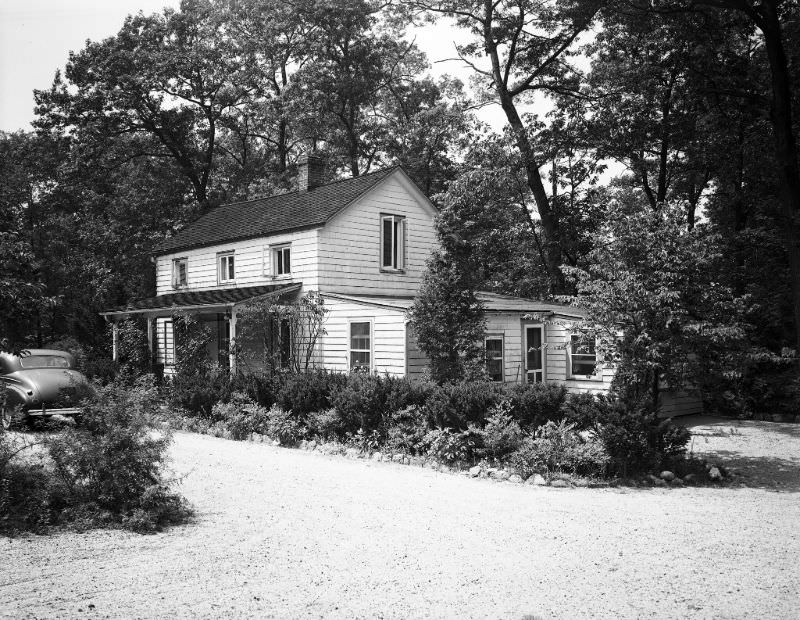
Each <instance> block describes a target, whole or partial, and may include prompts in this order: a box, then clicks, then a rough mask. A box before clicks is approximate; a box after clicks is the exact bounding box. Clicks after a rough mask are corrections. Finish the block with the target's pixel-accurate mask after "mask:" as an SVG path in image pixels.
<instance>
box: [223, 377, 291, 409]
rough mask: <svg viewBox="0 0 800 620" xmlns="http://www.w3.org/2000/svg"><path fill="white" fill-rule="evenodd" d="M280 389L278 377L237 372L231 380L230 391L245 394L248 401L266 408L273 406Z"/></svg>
mask: <svg viewBox="0 0 800 620" xmlns="http://www.w3.org/2000/svg"><path fill="white" fill-rule="evenodd" d="M280 389H281V380H280V375H271V374H268V373H254V372H237V373H236V374H235V375H234V376H233V378H232V380H231V390H233V391H234V392H242V393H244V394H247V396H248V397H249V398H250V399H252V400H253V401H255V402H256V403H258V404H259V405H261V406H262V407H267V408H269V407H272V405H274V404H275V401H276V400H277V398H278V392H279V391H280Z"/></svg>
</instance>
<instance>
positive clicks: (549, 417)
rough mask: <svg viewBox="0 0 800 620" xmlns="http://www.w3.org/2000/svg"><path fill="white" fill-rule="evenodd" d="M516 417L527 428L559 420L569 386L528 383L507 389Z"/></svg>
mask: <svg viewBox="0 0 800 620" xmlns="http://www.w3.org/2000/svg"><path fill="white" fill-rule="evenodd" d="M506 392H507V398H508V399H509V400H510V401H511V406H512V410H513V415H514V418H516V420H517V421H518V422H519V423H520V425H521V426H523V427H525V428H537V427H539V426H542V425H543V424H545V423H546V422H550V421H553V422H558V421H559V420H561V419H562V417H563V411H562V408H563V406H564V403H565V401H566V400H567V396H568V392H567V388H566V387H564V386H563V385H559V384H555V383H526V384H522V385H519V384H518V385H512V386H510V387H508V388H507V389H506Z"/></svg>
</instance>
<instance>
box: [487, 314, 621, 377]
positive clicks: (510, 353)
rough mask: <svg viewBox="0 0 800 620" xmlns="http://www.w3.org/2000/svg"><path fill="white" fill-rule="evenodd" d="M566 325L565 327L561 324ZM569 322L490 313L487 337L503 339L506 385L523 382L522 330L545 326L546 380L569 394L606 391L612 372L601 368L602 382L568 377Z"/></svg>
mask: <svg viewBox="0 0 800 620" xmlns="http://www.w3.org/2000/svg"><path fill="white" fill-rule="evenodd" d="M563 323H565V324H566V325H565V324H563ZM568 324H569V320H566V319H565V320H559V319H555V320H548V321H546V322H544V323H537V322H535V321H530V320H524V319H523V315H522V314H521V313H516V312H508V313H503V312H491V313H487V315H486V335H487V336H492V335H502V336H503V376H504V380H505V381H506V382H507V383H521V382H524V381H525V351H524V346H525V345H524V330H525V327H527V326H531V327H533V326H536V325H542V326H543V327H544V334H543V338H544V344H545V356H544V376H545V381H547V382H550V383H561V384H563V385H565V386H566V387H567V389H569V391H570V392H607V391H608V389H609V388H610V386H611V379H612V377H613V370H612V369H610V368H605V367H602V369H601V371H600V373H601V375H600V376H601V379H572V378H568V377H567V345H568V343H569V336H570V332H569V329H568Z"/></svg>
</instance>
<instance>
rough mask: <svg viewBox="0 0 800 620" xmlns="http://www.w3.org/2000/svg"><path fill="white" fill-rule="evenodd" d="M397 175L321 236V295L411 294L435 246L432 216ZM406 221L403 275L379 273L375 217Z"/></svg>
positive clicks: (376, 222)
mask: <svg viewBox="0 0 800 620" xmlns="http://www.w3.org/2000/svg"><path fill="white" fill-rule="evenodd" d="M404 183H405V181H402V180H401V175H400V173H397V174H396V175H392V176H390V177H388V178H387V179H386V180H385V181H383V182H382V183H381V184H380V185H378V186H376V187H375V188H374V189H373V190H372V191H370V192H368V193H367V194H365V195H364V196H362V197H361V198H360V199H359V200H357V201H356V202H355V203H353V204H352V205H350V206H349V207H347V208H346V209H345V210H344V211H342V212H341V213H339V214H338V215H337V216H336V217H334V218H333V219H332V220H331V221H330V222H328V224H327V225H326V226H325V228H323V229H322V230H321V232H320V238H319V255H318V256H319V270H320V278H319V286H320V290H322V291H331V292H337V293H342V294H355V295H358V294H362V295H414V294H416V292H417V290H418V288H419V285H420V282H421V280H422V274H423V272H424V271H425V263H426V261H427V259H428V257H429V256H430V254H431V252H432V251H433V249H434V248H435V247H436V244H437V241H436V233H435V229H434V222H433V217H434V216H433V213H432V212H431V211H430V207H426V206H423V204H422V203H421V202H420V200H418V199H417V198H416V196H415V194H414V193H412V192H410V191H409V190H408V189H407V188H406V187H405V186H404ZM382 214H383V215H387V214H389V215H400V216H403V217H405V218H406V234H405V242H406V247H405V270H404V273H387V272H382V271H381V270H380V264H379V260H380V217H381V215H382Z"/></svg>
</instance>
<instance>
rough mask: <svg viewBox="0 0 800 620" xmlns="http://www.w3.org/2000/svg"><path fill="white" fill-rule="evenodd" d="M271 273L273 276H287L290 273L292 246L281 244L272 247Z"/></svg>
mask: <svg viewBox="0 0 800 620" xmlns="http://www.w3.org/2000/svg"><path fill="white" fill-rule="evenodd" d="M272 273H273V275H275V276H288V275H290V274H291V273H292V248H291V246H289V245H281V246H278V247H274V248H272Z"/></svg>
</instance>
